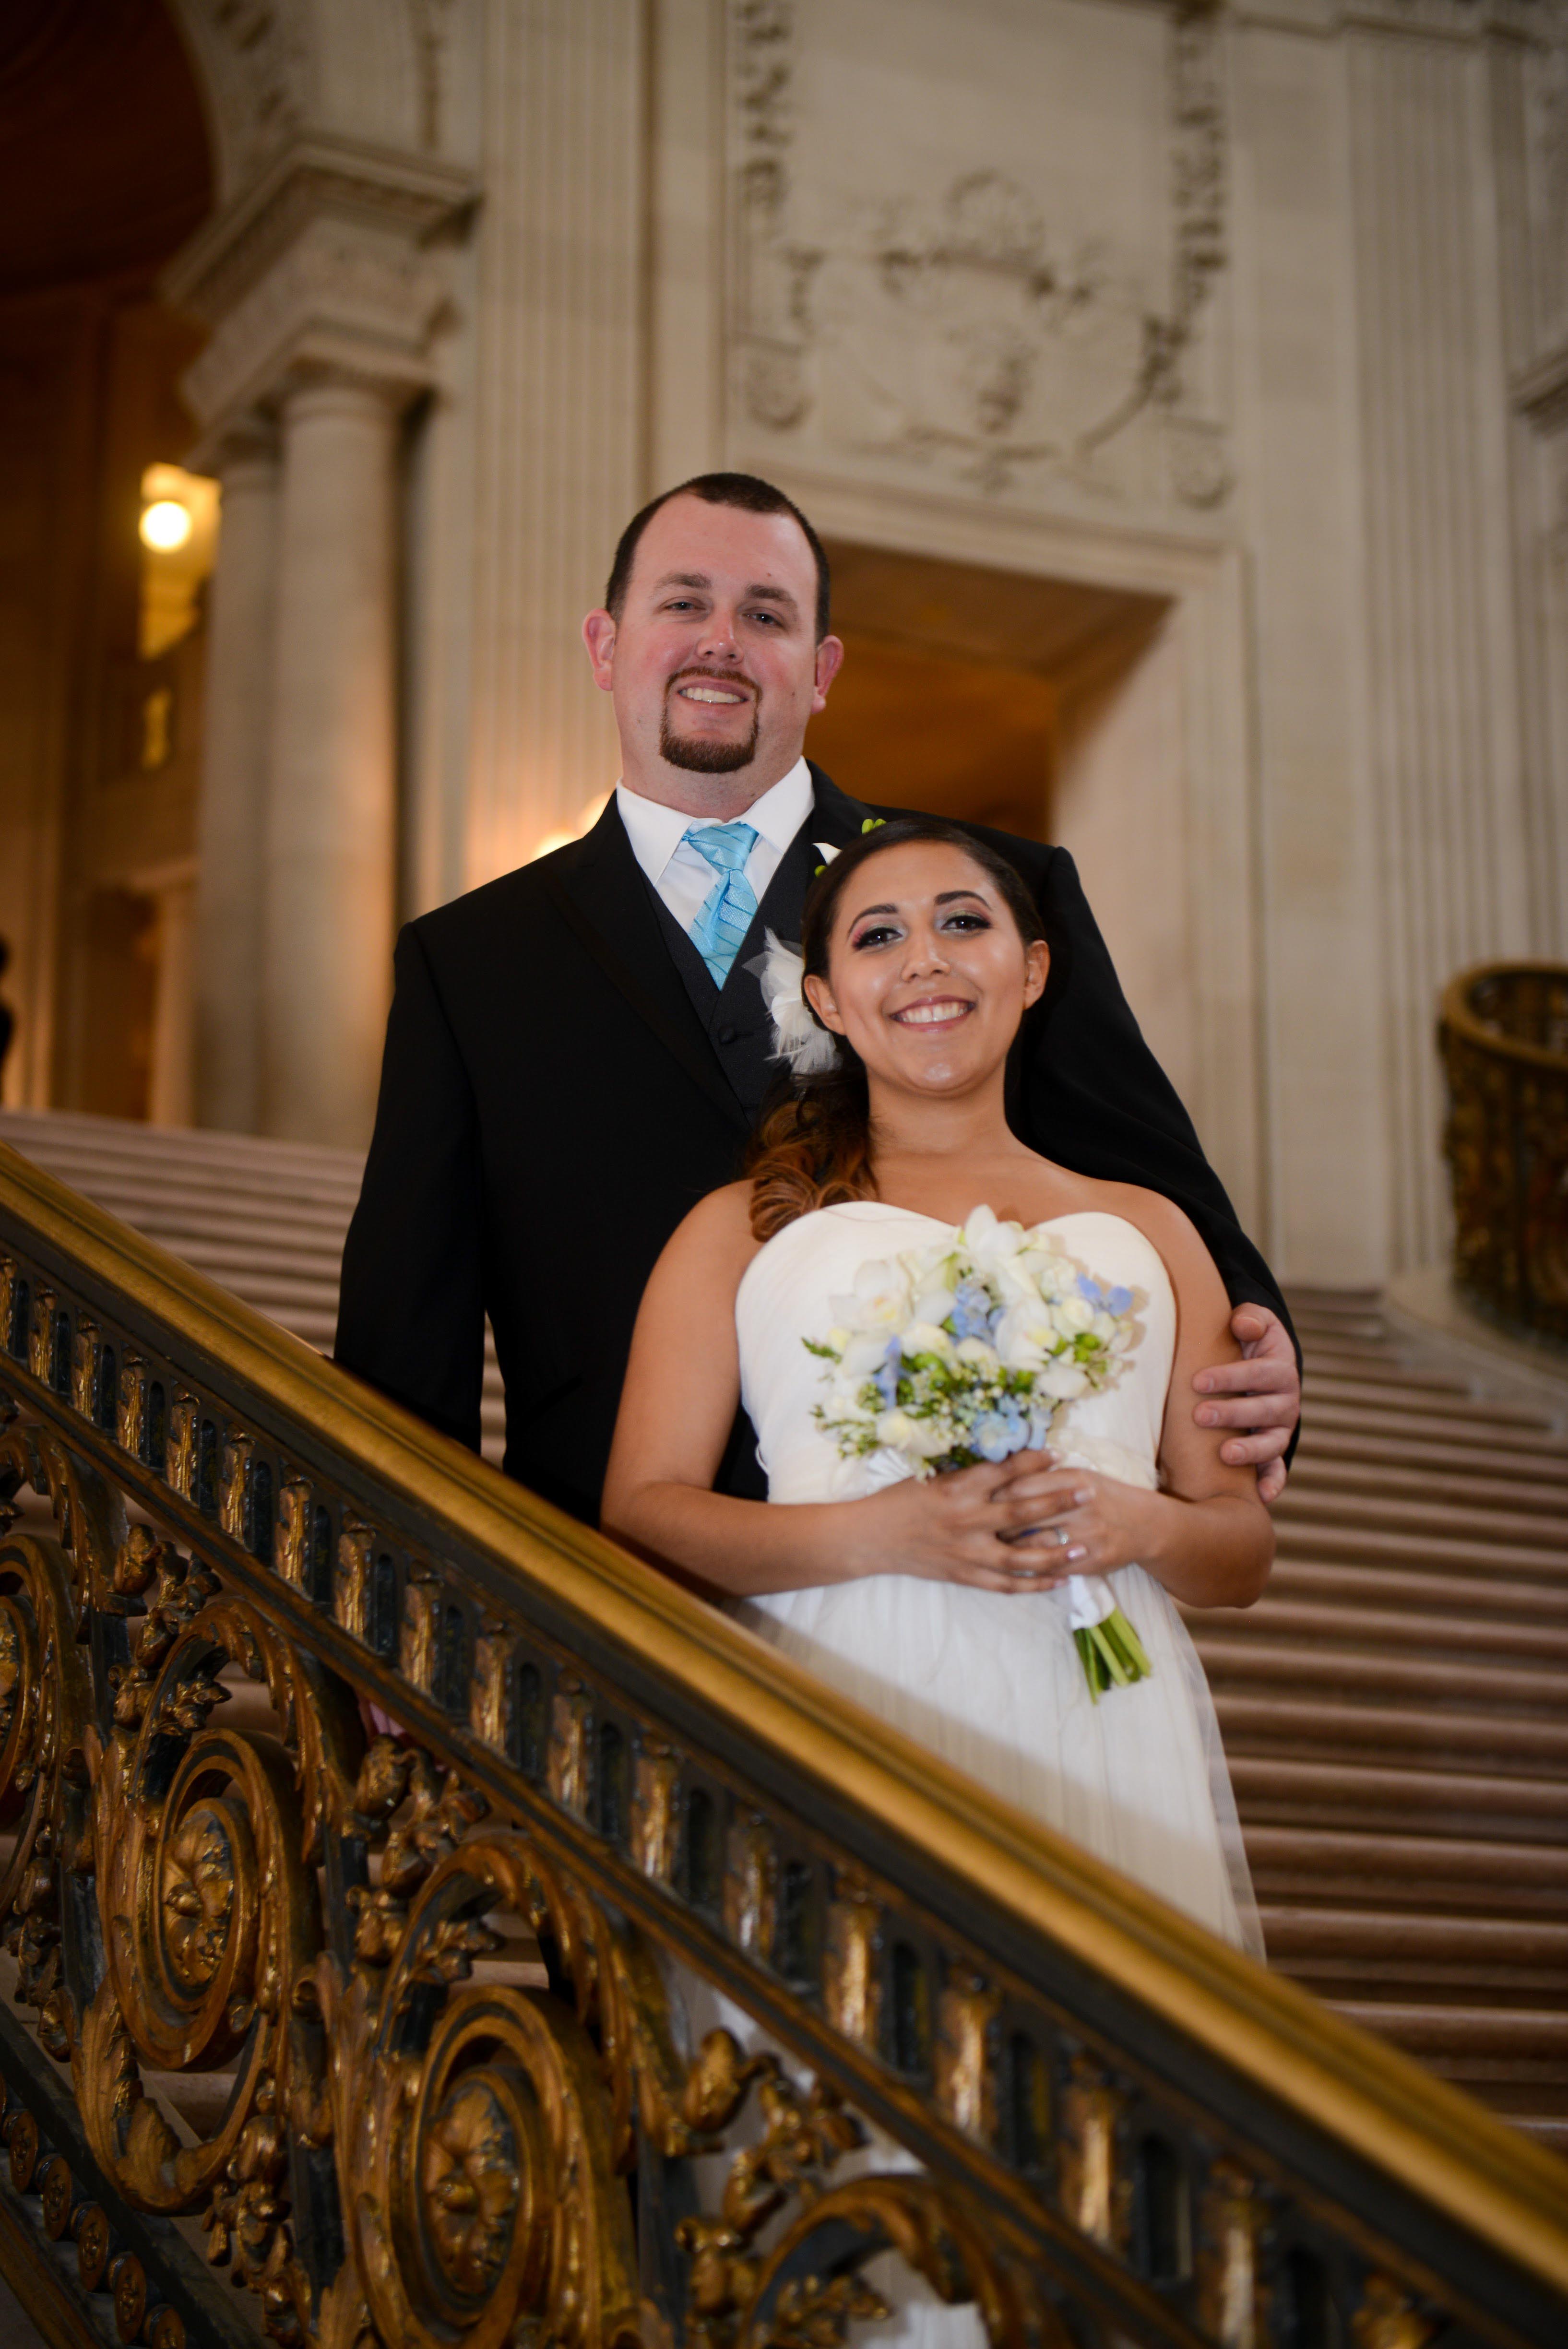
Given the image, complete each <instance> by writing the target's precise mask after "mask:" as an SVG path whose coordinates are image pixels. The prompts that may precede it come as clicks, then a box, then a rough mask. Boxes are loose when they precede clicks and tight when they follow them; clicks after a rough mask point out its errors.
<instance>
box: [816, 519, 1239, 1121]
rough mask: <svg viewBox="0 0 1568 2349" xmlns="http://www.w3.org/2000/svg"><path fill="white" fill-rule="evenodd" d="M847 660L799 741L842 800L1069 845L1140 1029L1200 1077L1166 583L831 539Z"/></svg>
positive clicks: (1178, 692) (1180, 1078)
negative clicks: (1059, 572) (1082, 575)
mask: <svg viewBox="0 0 1568 2349" xmlns="http://www.w3.org/2000/svg"><path fill="white" fill-rule="evenodd" d="M827 550H828V558H829V561H830V563H831V564H832V567H833V608H834V627H835V630H836V633H837V634H838V635H839V636H842V637H843V639H844V643H845V647H846V658H845V662H844V667H843V668H842V670H841V671H840V673H839V676H838V678H837V679H836V682H835V684H834V687H833V690H832V693H831V695H830V697H829V699H828V704H827V708H826V709H825V710H823V711H822V712H821V713H820V714H819V715H818V716H817V717H815V718H814V719H812V721H811V725H810V727H809V729H808V730H807V734H806V749H807V750H808V751H809V753H810V755H811V756H812V757H813V758H814V759H815V761H817V763H818V764H819V765H820V766H822V767H824V768H826V771H827V772H828V773H829V774H830V775H831V776H832V777H833V778H834V780H835V781H836V782H838V783H839V784H841V785H842V786H843V787H844V788H845V789H846V791H849V792H852V793H853V794H854V795H855V797H856V798H857V799H863V800H869V801H872V802H875V803H877V804H879V805H882V806H895V807H898V806H902V807H918V808H922V809H928V810H929V812H931V813H932V814H934V815H946V816H951V817H954V818H956V819H958V820H959V821H961V822H963V823H982V824H988V825H992V826H993V827H995V829H997V830H998V831H1002V832H1011V833H1019V834H1022V835H1023V837H1024V838H1025V839H1030V840H1049V841H1053V842H1055V843H1059V844H1061V845H1062V846H1064V847H1065V848H1067V849H1069V850H1070V851H1071V853H1072V854H1073V856H1074V859H1075V863H1076V864H1077V866H1078V869H1079V873H1080V876H1081V878H1082V880H1083V883H1084V886H1085V891H1086V893H1087V895H1088V898H1089V902H1090V904H1091V905H1092V906H1093V908H1094V910H1095V914H1096V918H1097V920H1098V922H1099V924H1100V927H1101V929H1102V930H1103V931H1104V933H1105V935H1106V940H1107V943H1108V944H1109V946H1110V947H1111V951H1112V955H1113V957H1114V959H1115V961H1116V968H1117V971H1118V973H1119V975H1120V978H1121V981H1122V985H1123V988H1125V990H1126V992H1127V998H1128V999H1129V1001H1130V1002H1131V1004H1132V1006H1133V1009H1134V1011H1135V1013H1136V1014H1137V1017H1138V1019H1139V1021H1140V1023H1141V1024H1142V1026H1143V1028H1144V1030H1145V1032H1146V1033H1147V1036H1148V1039H1149V1041H1150V1043H1151V1044H1152V1045H1153V1046H1154V1049H1155V1050H1156V1051H1157V1052H1158V1055H1159V1058H1160V1060H1161V1061H1162V1062H1163V1063H1164V1065H1165V1067H1166V1070H1167V1071H1168V1074H1169V1076H1170V1077H1171V1079H1172V1081H1173V1082H1174V1083H1175V1084H1176V1085H1177V1086H1178V1088H1179V1089H1180V1088H1181V1087H1182V1086H1184V1085H1189V1084H1190V1083H1191V1082H1192V1081H1193V1078H1194V1074H1195V1061H1196V1055H1197V1046H1196V1040H1195V1016H1194V1001H1193V997H1194V989H1193V957H1192V952H1191V939H1190V936H1189V916H1188V907H1187V902H1186V892H1185V890H1184V889H1183V888H1182V886H1181V884H1180V880H1179V875H1180V874H1181V872H1182V870H1183V867H1184V862H1185V857H1186V854H1187V843H1186V840H1185V830H1186V822H1187V818H1186V783H1185V771H1186V750H1185V734H1186V727H1185V723H1184V713H1183V705H1182V692H1183V688H1182V670H1181V662H1180V657H1179V647H1177V644H1176V640H1175V631H1174V629H1173V628H1172V626H1171V625H1170V616H1171V613H1172V608H1173V607H1172V599H1171V598H1169V597H1168V596H1164V595H1148V594H1143V593H1138V592H1136V591H1134V590H1132V589H1127V588H1120V587H1110V586H1103V585H1094V584H1088V583H1085V582H1082V581H1075V580H1065V579H1055V578H1051V577H1044V576H1041V575H1039V574H1031V573H1025V572H1013V571H1004V570H1001V569H996V568H993V567H992V566H990V565H986V564H976V563H963V562H956V561H950V560H946V559H943V558H940V557H937V556H930V555H923V554H903V553H895V552H893V551H891V550H889V549H888V548H883V547H872V546H865V545H858V544H856V543H851V542H848V541H845V540H835V541H831V542H827Z"/></svg>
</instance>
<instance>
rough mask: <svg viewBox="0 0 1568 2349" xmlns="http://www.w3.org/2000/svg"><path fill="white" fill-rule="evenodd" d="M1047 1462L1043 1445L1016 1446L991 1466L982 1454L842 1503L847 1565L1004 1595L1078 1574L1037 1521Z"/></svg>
mask: <svg viewBox="0 0 1568 2349" xmlns="http://www.w3.org/2000/svg"><path fill="white" fill-rule="evenodd" d="M1050 1460H1051V1455H1050V1454H1049V1453H1046V1452H1016V1453H1014V1454H1012V1458H1011V1459H1008V1460H1003V1461H1001V1462H999V1463H998V1464H997V1465H996V1466H994V1467H992V1465H991V1464H990V1463H988V1462H982V1463H981V1464H980V1465H979V1466H978V1467H974V1468H959V1469H955V1470H954V1471H953V1473H952V1474H951V1475H947V1476H931V1477H927V1478H926V1479H924V1480H923V1481H918V1480H917V1479H916V1478H914V1477H912V1476H911V1477H909V1478H906V1479H905V1480H904V1481H903V1482H902V1483H900V1484H898V1485H887V1486H885V1487H884V1489H883V1490H882V1491H881V1492H879V1493H872V1494H868V1495H867V1497H866V1498H865V1499H864V1500H861V1501H855V1502H852V1503H851V1504H850V1505H849V1506H850V1510H851V1512H852V1516H853V1522H854V1526H855V1531H856V1535H857V1541H856V1545H855V1568H854V1570H855V1572H856V1573H857V1574H862V1575H870V1574H913V1575H918V1576H919V1577H920V1578H921V1579H922V1580H925V1581H929V1582H966V1583H969V1584H970V1585H971V1586H972V1587H973V1588H975V1589H978V1590H1002V1591H1007V1592H1011V1593H1014V1594H1016V1593H1020V1592H1028V1591H1033V1590H1049V1589H1051V1588H1054V1585H1055V1584H1057V1583H1058V1582H1064V1581H1065V1580H1066V1578H1067V1577H1068V1575H1070V1574H1075V1573H1080V1572H1082V1571H1083V1570H1084V1569H1083V1568H1079V1567H1076V1566H1074V1565H1071V1564H1069V1563H1068V1562H1067V1550H1066V1546H1065V1544H1064V1543H1063V1542H1062V1541H1061V1540H1060V1539H1059V1538H1058V1537H1057V1535H1056V1532H1055V1529H1054V1527H1053V1526H1046V1522H1045V1520H1046V1515H1047V1513H1046V1512H1045V1511H1044V1510H1043V1508H1042V1506H1041V1500H1040V1495H1041V1494H1042V1492H1044V1490H1045V1489H1046V1486H1047V1485H1049V1484H1050V1483H1051V1481H1052V1479H1051V1476H1050V1474H1049V1470H1050ZM1089 1481H1090V1480H1089V1479H1088V1478H1087V1477H1086V1476H1085V1475H1081V1474H1080V1473H1078V1472H1076V1471H1074V1472H1070V1473H1069V1474H1068V1475H1067V1478H1066V1482H1067V1484H1068V1485H1074V1486H1077V1485H1086V1484H1087V1483H1088V1482H1089ZM1041 1528H1044V1530H1041Z"/></svg>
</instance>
